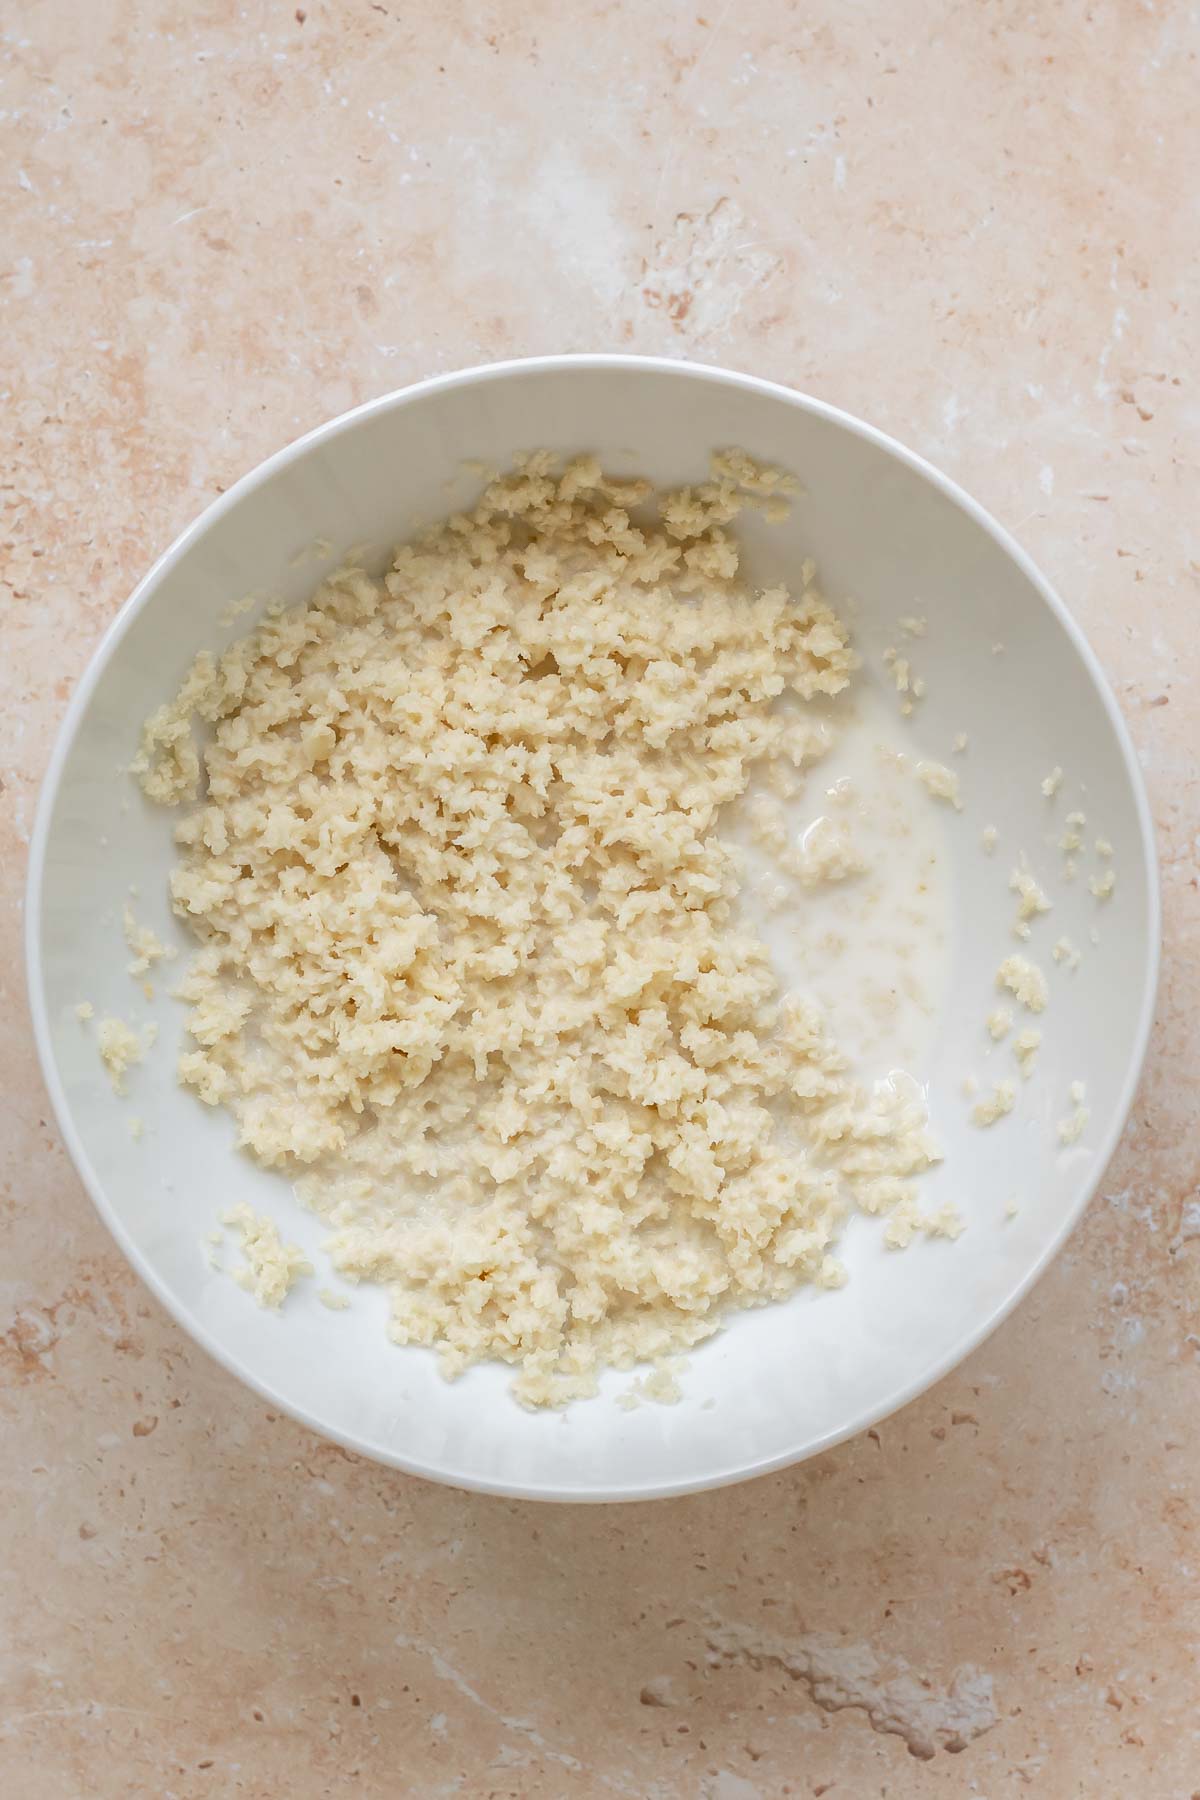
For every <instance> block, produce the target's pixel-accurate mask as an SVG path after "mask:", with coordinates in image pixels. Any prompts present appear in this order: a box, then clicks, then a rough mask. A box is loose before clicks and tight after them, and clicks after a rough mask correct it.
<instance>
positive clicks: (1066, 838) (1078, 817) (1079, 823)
mask: <svg viewBox="0 0 1200 1800" xmlns="http://www.w3.org/2000/svg"><path fill="white" fill-rule="evenodd" d="M1086 824H1087V814H1086V813H1081V812H1069V813H1068V814H1067V818H1066V827H1067V828H1066V830H1065V831H1064V832H1063V834H1062V836H1061V837H1060V838H1059V840H1058V847H1059V849H1060V850H1082V849H1083V828H1084V826H1085V825H1086Z"/></svg>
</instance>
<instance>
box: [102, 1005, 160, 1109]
mask: <svg viewBox="0 0 1200 1800" xmlns="http://www.w3.org/2000/svg"><path fill="white" fill-rule="evenodd" d="M157 1035H158V1030H157V1027H156V1026H154V1025H147V1027H146V1029H145V1032H144V1033H143V1035H142V1036H141V1037H139V1036H138V1034H137V1032H136V1031H134V1029H133V1027H132V1026H131V1025H126V1023H125V1021H124V1019H114V1018H109V1019H101V1021H100V1023H99V1025H98V1026H97V1028H96V1047H97V1049H98V1050H99V1052H100V1061H101V1062H102V1063H103V1064H104V1067H105V1068H106V1069H107V1070H108V1078H109V1080H110V1081H111V1082H112V1086H113V1093H114V1094H124V1093H125V1091H126V1090H125V1076H126V1074H127V1073H128V1071H129V1070H130V1069H131V1068H133V1066H134V1065H135V1063H140V1062H143V1061H144V1060H145V1056H146V1052H147V1050H149V1049H150V1047H151V1045H152V1044H153V1043H154V1040H155V1038H156V1036H157Z"/></svg>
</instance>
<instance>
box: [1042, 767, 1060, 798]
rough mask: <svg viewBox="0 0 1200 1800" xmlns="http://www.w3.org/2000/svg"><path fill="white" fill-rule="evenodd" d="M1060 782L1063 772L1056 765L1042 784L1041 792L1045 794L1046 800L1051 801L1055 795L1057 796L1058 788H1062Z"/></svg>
mask: <svg viewBox="0 0 1200 1800" xmlns="http://www.w3.org/2000/svg"><path fill="white" fill-rule="evenodd" d="M1062 780H1063V772H1062V770H1061V769H1060V768H1059V767H1058V766H1057V764H1056V765H1055V766H1054V768H1053V769H1051V771H1050V773H1049V774H1048V775H1047V776H1046V777H1045V779H1044V780H1043V782H1042V792H1043V794H1045V796H1046V798H1047V800H1053V798H1054V796H1055V794H1057V792H1058V790H1059V788H1060V787H1061V786H1062Z"/></svg>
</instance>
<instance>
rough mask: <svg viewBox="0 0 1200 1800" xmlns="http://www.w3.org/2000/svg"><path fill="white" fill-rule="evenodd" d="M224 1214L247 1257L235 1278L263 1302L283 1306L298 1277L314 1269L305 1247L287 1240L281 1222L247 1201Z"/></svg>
mask: <svg viewBox="0 0 1200 1800" xmlns="http://www.w3.org/2000/svg"><path fill="white" fill-rule="evenodd" d="M221 1218H222V1222H223V1223H224V1224H226V1225H232V1226H233V1227H234V1229H235V1230H236V1231H237V1232H238V1235H239V1237H240V1239H241V1246H242V1255H243V1256H244V1257H245V1259H246V1262H245V1266H244V1267H242V1268H240V1269H235V1270H234V1271H233V1279H234V1280H235V1281H236V1282H237V1283H238V1285H239V1287H244V1288H246V1289H247V1290H248V1291H249V1292H250V1293H252V1294H253V1295H254V1298H255V1299H256V1300H257V1301H258V1303H259V1305H260V1306H270V1307H278V1306H282V1305H283V1302H284V1301H285V1300H286V1298H287V1296H288V1293H289V1292H290V1290H291V1288H292V1287H293V1285H294V1284H295V1282H296V1281H297V1280H298V1279H299V1277H300V1276H301V1275H311V1274H312V1272H313V1266H312V1264H311V1263H310V1262H309V1260H308V1258H307V1257H306V1256H305V1254H304V1252H303V1250H301V1249H300V1247H299V1245H298V1244H285V1243H284V1242H283V1239H282V1238H281V1237H280V1235H279V1228H278V1226H276V1225H275V1224H274V1222H273V1221H272V1220H271V1219H268V1218H265V1217H264V1216H263V1215H262V1214H261V1213H256V1212H255V1211H254V1209H253V1208H252V1207H250V1206H247V1205H246V1204H245V1203H244V1202H243V1204H242V1205H241V1206H231V1207H230V1208H229V1210H228V1211H227V1212H225V1213H222V1215H221Z"/></svg>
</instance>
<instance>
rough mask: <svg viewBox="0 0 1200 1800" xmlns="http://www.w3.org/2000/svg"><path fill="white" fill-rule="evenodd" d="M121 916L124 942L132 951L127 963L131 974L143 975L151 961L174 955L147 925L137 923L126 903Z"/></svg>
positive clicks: (154, 961)
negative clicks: (130, 960) (131, 957)
mask: <svg viewBox="0 0 1200 1800" xmlns="http://www.w3.org/2000/svg"><path fill="white" fill-rule="evenodd" d="M131 892H132V890H131ZM123 918H124V925H125V942H126V943H127V944H128V945H129V948H130V949H131V950H132V951H133V961H132V962H131V963H130V964H129V973H130V974H131V975H144V974H145V973H146V970H147V969H148V968H149V967H150V965H151V963H156V962H158V961H159V959H160V958H161V957H164V956H168V957H169V956H174V954H175V952H174V951H173V950H171V949H168V947H167V945H166V944H163V943H160V942H159V939H158V938H157V937H156V936H155V934H154V932H153V931H151V929H150V927H149V925H139V924H138V922H137V920H136V919H135V918H134V916H133V908H132V907H131V906H129V905H128V904H127V905H126V907H125V912H124V915H123Z"/></svg>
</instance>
